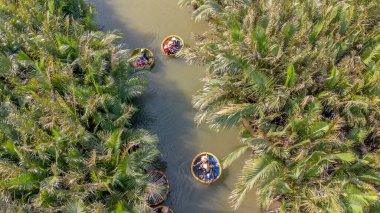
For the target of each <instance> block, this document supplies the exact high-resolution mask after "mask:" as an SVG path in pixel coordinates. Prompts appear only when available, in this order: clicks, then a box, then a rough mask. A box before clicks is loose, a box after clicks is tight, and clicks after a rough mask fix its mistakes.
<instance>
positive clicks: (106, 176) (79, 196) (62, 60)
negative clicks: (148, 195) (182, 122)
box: [0, 0, 159, 212]
mask: <svg viewBox="0 0 380 213" xmlns="http://www.w3.org/2000/svg"><path fill="white" fill-rule="evenodd" d="M92 16H93V12H92V8H91V7H90V6H89V5H88V4H87V3H86V2H84V1H82V0H67V1H63V0H49V1H45V0H32V1H13V0H12V1H11V0H0V22H1V24H0V25H1V26H0V43H1V44H2V45H1V48H0V112H1V113H0V117H1V123H0V177H1V180H0V209H1V212H16V211H19V212H64V211H65V212H107V211H110V212H111V211H114V212H123V211H129V212H130V211H135V212H143V211H144V210H147V208H148V206H147V204H146V202H145V191H146V190H147V186H148V184H150V185H151V183H149V180H148V175H147V171H148V170H150V169H152V167H153V164H154V163H155V162H156V158H157V155H158V154H159V153H158V150H157V148H156V142H157V139H156V137H155V136H153V135H151V134H150V133H148V132H147V131H146V130H143V129H135V128H134V126H133V124H132V117H133V115H134V114H135V112H136V111H137V107H136V106H135V105H134V102H133V100H134V99H135V98H136V97H138V96H139V95H141V94H142V93H143V91H144V85H145V80H144V79H143V78H142V77H141V76H140V75H141V73H134V72H133V70H132V69H130V67H129V66H130V65H129V63H128V57H129V53H130V52H129V51H128V50H127V49H126V48H125V47H124V46H122V45H120V44H117V43H116V42H115V40H116V39H118V38H120V36H119V35H116V34H113V33H105V32H100V31H97V30H96V26H95V24H94V22H93V21H92ZM150 188H152V187H150ZM149 190H152V189H149Z"/></svg>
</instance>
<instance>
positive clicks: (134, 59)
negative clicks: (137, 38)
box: [129, 48, 155, 70]
mask: <svg viewBox="0 0 380 213" xmlns="http://www.w3.org/2000/svg"><path fill="white" fill-rule="evenodd" d="M154 61H155V60H154V55H153V52H152V51H150V50H149V49H147V48H137V49H134V50H133V51H132V54H131V58H130V59H129V63H130V64H131V66H132V67H133V68H134V69H135V70H144V69H151V68H152V67H153V65H154Z"/></svg>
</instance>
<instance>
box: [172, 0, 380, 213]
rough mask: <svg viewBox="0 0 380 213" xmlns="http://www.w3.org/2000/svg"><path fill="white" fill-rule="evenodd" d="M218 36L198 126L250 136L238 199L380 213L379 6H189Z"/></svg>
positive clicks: (199, 97)
mask: <svg viewBox="0 0 380 213" xmlns="http://www.w3.org/2000/svg"><path fill="white" fill-rule="evenodd" d="M179 4H180V5H181V6H188V5H192V6H193V8H194V9H195V10H194V12H193V18H194V20H196V21H200V20H206V21H207V22H208V23H209V26H210V29H209V30H208V32H206V33H205V34H203V35H196V36H195V39H196V41H197V44H196V45H195V46H194V47H192V48H190V49H188V50H187V51H186V53H185V54H184V56H185V58H186V59H187V61H188V62H190V63H198V64H202V65H205V66H206V68H207V77H206V78H205V79H204V82H205V84H204V86H203V88H202V89H201V90H200V91H199V92H198V93H197V94H196V95H195V96H194V102H193V103H194V106H195V108H197V109H198V114H197V116H196V122H197V123H199V124H200V123H207V124H208V125H209V126H210V127H211V128H214V129H216V130H219V129H222V128H228V127H233V126H240V127H242V129H243V130H242V132H241V141H242V143H243V145H242V146H241V147H240V148H238V149H237V150H236V151H234V152H233V153H231V154H230V155H228V156H227V157H226V158H225V160H224V167H228V166H229V165H231V164H232V163H233V161H234V160H235V159H237V158H238V157H239V156H241V155H242V154H243V153H245V152H247V151H248V152H249V153H251V154H252V155H251V157H250V158H249V159H247V161H246V163H245V165H244V168H243V169H242V171H241V175H240V177H239V178H238V180H237V183H236V186H235V189H234V190H233V191H232V193H231V196H230V201H231V204H232V206H233V207H234V208H235V209H237V208H238V207H239V205H240V204H241V202H242V200H243V199H244V196H245V194H246V193H247V191H249V190H251V189H254V188H255V190H257V194H258V196H259V203H260V205H261V206H262V207H263V208H264V209H273V208H275V209H277V210H278V211H280V212H380V200H379V192H380V97H379V95H380V81H379V80H380V73H379V72H380V12H379V11H380V2H379V1H377V0H375V1H371V0H357V1H350V0H333V1H325V0H320V1H317V0H307V1H303V0H289V1H288V0H271V1H270V0H255V1H253V0H234V1H216V0H181V1H180V3H179Z"/></svg>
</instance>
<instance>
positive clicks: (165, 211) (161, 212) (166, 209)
mask: <svg viewBox="0 0 380 213" xmlns="http://www.w3.org/2000/svg"><path fill="white" fill-rule="evenodd" d="M154 212H155V213H169V212H170V209H169V207H167V206H163V207H161V208H158V209H155V211H154Z"/></svg>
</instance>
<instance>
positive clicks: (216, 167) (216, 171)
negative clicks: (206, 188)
mask: <svg viewBox="0 0 380 213" xmlns="http://www.w3.org/2000/svg"><path fill="white" fill-rule="evenodd" d="M204 156H205V157H206V158H208V161H207V162H208V165H209V167H210V171H208V172H206V169H204V168H203V167H202V166H203V163H202V157H203V158H205V157H204ZM191 173H192V174H193V176H194V178H195V179H196V180H198V181H199V182H201V183H204V184H212V183H214V182H215V181H217V180H218V179H219V178H220V176H221V175H222V167H221V164H220V161H219V159H218V157H216V156H215V155H214V154H212V153H209V152H201V153H199V154H198V155H197V156H195V157H194V159H193V162H192V163H191Z"/></svg>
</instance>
